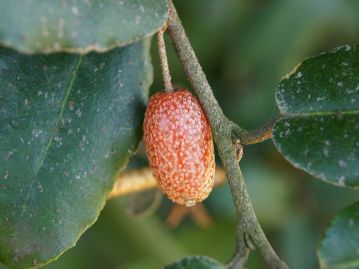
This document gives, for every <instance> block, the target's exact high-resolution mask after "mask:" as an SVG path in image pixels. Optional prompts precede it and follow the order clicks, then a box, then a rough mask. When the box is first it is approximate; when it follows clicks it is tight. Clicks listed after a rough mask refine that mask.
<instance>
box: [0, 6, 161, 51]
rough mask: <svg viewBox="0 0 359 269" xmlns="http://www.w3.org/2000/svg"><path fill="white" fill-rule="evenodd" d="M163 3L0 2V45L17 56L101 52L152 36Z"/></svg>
mask: <svg viewBox="0 0 359 269" xmlns="http://www.w3.org/2000/svg"><path fill="white" fill-rule="evenodd" d="M167 17H168V0H105V1H103V0H83V1H77V0H69V1H60V0H55V1H43V0H32V1H13V0H0V44H2V45H4V46H7V47H12V48H15V49H17V50H20V51H22V52H27V53H33V52H47V53H48V52H55V51H56V52H58V51H70V52H76V53H84V52H88V51H90V50H96V51H106V50H108V49H110V48H113V47H116V46H123V45H126V44H129V43H132V42H134V41H136V40H139V39H140V38H143V37H144V36H149V35H152V34H153V33H155V32H156V31H157V30H158V29H160V28H161V27H162V25H163V24H164V23H165V22H166V20H167Z"/></svg>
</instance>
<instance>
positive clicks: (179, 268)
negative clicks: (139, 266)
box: [164, 256, 225, 269]
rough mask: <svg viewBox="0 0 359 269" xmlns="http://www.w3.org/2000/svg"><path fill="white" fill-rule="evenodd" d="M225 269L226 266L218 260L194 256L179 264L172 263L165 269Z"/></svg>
mask: <svg viewBox="0 0 359 269" xmlns="http://www.w3.org/2000/svg"><path fill="white" fill-rule="evenodd" d="M193 268H196V269H224V268H225V266H224V265H222V264H220V263H219V262H217V261H216V260H214V259H212V258H209V257H204V256H193V257H187V258H184V259H182V260H180V261H178V262H175V263H172V264H170V265H167V266H165V267H164V269H193Z"/></svg>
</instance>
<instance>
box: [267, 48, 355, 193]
mask: <svg viewBox="0 0 359 269" xmlns="http://www.w3.org/2000/svg"><path fill="white" fill-rule="evenodd" d="M276 99H277V104H278V107H279V109H280V112H281V114H282V116H283V117H282V119H281V120H279V121H278V122H277V124H276V125H275V128H274V132H273V139H274V142H275V144H276V146H277V148H278V149H279V151H280V152H281V153H282V154H283V155H284V156H285V158H287V159H288V160H289V161H290V162H291V163H292V164H293V165H295V166H296V167H298V168H301V169H303V170H305V171H307V172H308V173H310V174H312V175H314V176H317V177H319V178H321V179H323V180H326V181H328V182H331V183H334V184H337V185H340V186H352V187H358V186H359V165H358V162H359V47H353V48H351V47H350V46H345V47H341V48H338V49H336V50H334V51H332V52H330V53H325V54H321V55H320V56H317V57H314V58H311V59H308V60H306V61H304V62H303V64H301V65H300V66H299V67H298V68H297V69H296V70H295V71H294V72H293V73H291V74H290V75H289V76H288V77H286V78H284V79H283V80H282V81H281V82H280V85H279V87H278V89H277V92H276Z"/></svg>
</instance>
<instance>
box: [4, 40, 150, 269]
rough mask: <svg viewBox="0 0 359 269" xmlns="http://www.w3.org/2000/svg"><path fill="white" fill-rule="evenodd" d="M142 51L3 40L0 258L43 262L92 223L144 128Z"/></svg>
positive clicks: (145, 58) (145, 66) (12, 262)
mask: <svg viewBox="0 0 359 269" xmlns="http://www.w3.org/2000/svg"><path fill="white" fill-rule="evenodd" d="M148 50H149V40H146V41H141V42H138V43H134V44H132V45H130V46H127V47H123V48H120V49H114V50H111V51H109V52H107V53H104V54H98V53H90V54H88V55H86V56H78V55H71V54H64V53H61V54H53V55H51V56H50V55H49V56H44V55H35V56H29V55H22V54H18V53H16V52H15V51H13V50H10V49H5V48H0V190H1V191H0V262H2V263H4V264H5V265H7V266H9V267H11V268H29V267H33V266H38V265H42V264H45V263H47V262H49V261H51V260H52V259H54V258H56V257H57V256H59V255H60V254H61V253H62V252H64V251H65V250H66V249H68V248H70V247H72V246H74V244H75V242H76V241H77V239H78V238H79V237H80V235H81V234H82V233H83V232H84V231H85V230H86V229H87V228H88V227H89V226H91V224H93V223H94V222H95V220H96V219H97V217H98V215H99V212H100V211H101V209H102V208H103V206H104V204H105V201H106V198H107V195H108V193H109V191H110V190H111V189H112V186H113V183H114V180H115V177H116V174H117V173H118V171H119V170H120V169H122V168H123V167H124V166H125V165H126V164H127V161H128V158H129V156H131V155H132V154H133V153H134V151H135V150H136V147H137V145H138V142H139V140H140V139H141V136H142V121H143V114H144V110H145V102H146V95H147V89H148V87H149V85H150V82H151V80H152V67H151V65H150V63H149V52H148Z"/></svg>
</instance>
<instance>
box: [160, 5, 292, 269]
mask: <svg viewBox="0 0 359 269" xmlns="http://www.w3.org/2000/svg"><path fill="white" fill-rule="evenodd" d="M167 31H168V33H169V36H170V38H171V40H172V43H173V45H174V47H175V49H176V53H177V54H178V56H179V58H180V61H181V63H182V65H183V67H184V70H185V72H186V74H187V77H188V80H189V82H190V84H191V85H192V88H193V89H194V91H195V93H196V94H197V96H198V98H199V100H200V102H201V104H202V106H203V108H204V110H205V112H206V114H207V117H208V120H209V122H210V124H211V127H212V132H213V136H214V140H215V142H216V145H217V148H218V152H219V155H220V158H221V160H222V163H223V166H224V168H225V170H226V173H227V178H228V180H229V184H230V187H231V192H232V198H233V202H234V205H235V208H236V213H237V217H238V224H237V229H236V239H237V249H236V253H235V255H234V256H233V258H232V260H231V261H230V262H229V264H228V267H229V268H242V267H243V265H244V264H245V262H246V260H247V257H248V254H249V250H250V248H251V247H252V246H251V245H252V244H249V243H248V242H247V241H248V240H251V243H253V244H254V245H255V246H256V247H257V248H258V250H259V251H260V253H261V254H262V257H263V259H264V261H265V263H266V264H267V266H268V267H269V268H276V269H286V268H288V267H287V265H286V264H285V263H284V262H282V261H281V260H280V258H279V257H278V255H277V254H276V253H275V251H274V250H273V248H272V247H271V245H270V243H269V242H268V240H267V238H266V236H265V234H264V232H263V231H262V229H261V227H260V225H259V223H258V220H257V218H256V216H255V213H254V210H253V207H252V204H251V201H250V199H249V196H248V192H247V188H246V185H245V183H244V180H243V176H242V172H241V169H240V167H239V164H238V162H237V154H236V147H235V146H234V144H233V137H234V136H236V135H237V133H235V132H234V131H235V130H234V129H236V132H238V131H240V134H239V136H240V137H241V136H242V134H243V133H244V134H245V133H247V134H248V132H246V131H245V130H243V129H242V128H240V127H239V126H237V127H236V128H235V126H236V125H235V124H234V123H233V122H231V121H230V120H229V119H228V118H226V117H225V115H224V114H223V111H222V109H221V108H220V106H219V104H218V102H217V100H216V99H215V97H214V95H213V92H212V89H211V87H210V85H209V83H208V81H207V79H206V76H205V74H204V72H203V70H202V68H201V66H200V64H199V62H198V59H197V57H196V55H195V53H194V51H193V49H192V46H191V44H190V42H189V40H188V37H187V35H186V33H185V31H184V29H183V26H182V24H181V21H180V19H179V17H178V15H177V12H176V9H175V7H174V5H173V3H172V2H171V1H170V15H169V20H168V25H167Z"/></svg>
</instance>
